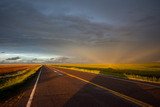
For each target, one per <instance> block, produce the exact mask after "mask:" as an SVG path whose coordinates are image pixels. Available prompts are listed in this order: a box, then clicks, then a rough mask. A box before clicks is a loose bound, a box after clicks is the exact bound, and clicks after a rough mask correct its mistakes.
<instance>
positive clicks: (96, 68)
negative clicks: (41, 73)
mask: <svg viewBox="0 0 160 107" xmlns="http://www.w3.org/2000/svg"><path fill="white" fill-rule="evenodd" d="M52 66H56V67H61V68H65V69H72V70H75V71H81V72H89V73H95V74H104V75H109V76H114V77H119V78H127V79H136V80H140V81H147V82H156V83H160V63H150V64H55V65H52Z"/></svg>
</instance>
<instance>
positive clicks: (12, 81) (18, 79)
mask: <svg viewBox="0 0 160 107" xmlns="http://www.w3.org/2000/svg"><path fill="white" fill-rule="evenodd" d="M39 68H40V67H35V68H32V69H29V70H27V71H26V70H25V71H21V72H22V73H20V75H17V74H15V75H14V76H10V77H6V78H1V79H0V99H2V98H3V97H4V96H5V93H6V92H7V90H12V89H13V88H15V87H16V88H17V86H20V85H22V84H23V83H24V82H25V81H26V80H28V79H29V78H30V77H32V76H33V75H34V74H35V73H36V71H38V69H39Z"/></svg>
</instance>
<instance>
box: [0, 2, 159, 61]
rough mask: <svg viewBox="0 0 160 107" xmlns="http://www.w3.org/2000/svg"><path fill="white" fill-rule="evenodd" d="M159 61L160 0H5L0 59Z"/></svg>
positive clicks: (0, 18) (0, 12) (1, 7)
mask: <svg viewBox="0 0 160 107" xmlns="http://www.w3.org/2000/svg"><path fill="white" fill-rule="evenodd" d="M146 62H160V1H159V0H0V63H146Z"/></svg>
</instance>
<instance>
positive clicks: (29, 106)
mask: <svg viewBox="0 0 160 107" xmlns="http://www.w3.org/2000/svg"><path fill="white" fill-rule="evenodd" d="M41 72H42V67H41V69H40V72H39V74H38V77H37V80H36V82H35V84H34V87H33V89H32V92H31V94H30V97H29V100H28V102H27V105H26V107H31V103H32V100H33V96H34V93H35V91H36V87H37V84H38V80H39V77H40V75H41Z"/></svg>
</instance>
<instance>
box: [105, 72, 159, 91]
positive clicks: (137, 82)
mask: <svg viewBox="0 0 160 107" xmlns="http://www.w3.org/2000/svg"><path fill="white" fill-rule="evenodd" d="M102 76H104V75H102ZM107 77H108V78H112V79H115V80H120V81H126V82H131V83H136V84H142V85H146V86H150V87H155V88H160V86H157V85H152V84H148V83H142V82H139V81H132V80H126V79H121V78H115V77H111V76H107Z"/></svg>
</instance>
